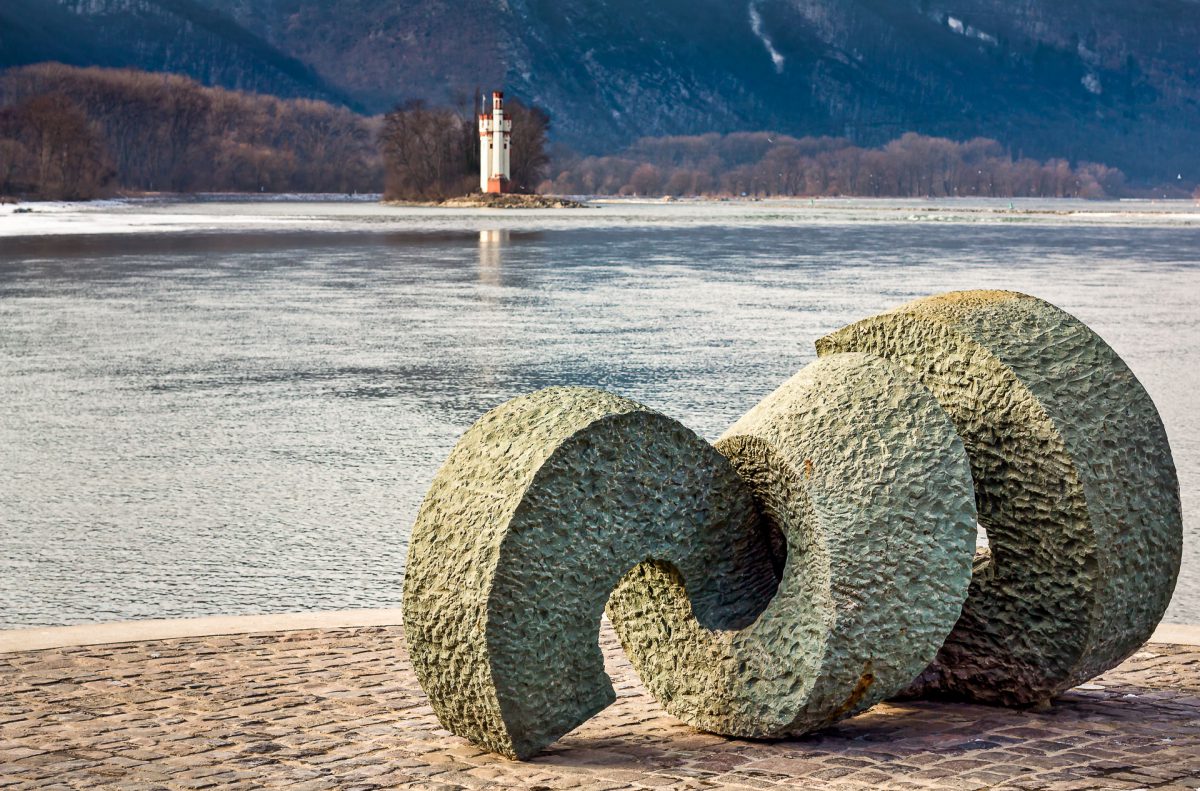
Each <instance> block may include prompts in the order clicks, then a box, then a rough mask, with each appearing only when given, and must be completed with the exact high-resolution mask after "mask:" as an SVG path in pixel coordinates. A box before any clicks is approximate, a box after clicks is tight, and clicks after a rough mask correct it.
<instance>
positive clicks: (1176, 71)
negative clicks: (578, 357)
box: [0, 0, 1200, 183]
mask: <svg viewBox="0 0 1200 791" xmlns="http://www.w3.org/2000/svg"><path fill="white" fill-rule="evenodd" d="M14 3H15V4H28V5H30V6H36V7H53V6H55V4H56V3H57V5H58V7H59V8H62V9H71V13H73V14H74V15H76V16H80V15H87V14H91V13H93V12H92V9H96V8H100V9H101V10H102V11H103V10H104V9H106V8H107V16H106V17H105V18H106V19H108V20H109V22H107V23H106V24H115V21H114V20H115V19H116V16H117V14H116V12H115V10H114V9H117V8H127V9H134V10H130V11H127V12H126V13H127V14H129V15H138V14H140V15H142V16H141V17H140V18H148V17H146V14H150V13H151V11H153V13H152V14H151V16H152V17H154V18H156V19H161V20H168V21H163V22H162V25H163V27H164V29H163V30H160V31H159V32H154V31H153V30H150V29H146V30H143V31H142V32H141V39H140V40H142V41H144V42H145V44H144V45H142V46H139V47H134V48H132V55H131V57H137V58H141V59H142V61H143V62H140V63H133V64H129V65H140V66H142V67H144V68H163V69H175V70H179V71H184V72H186V73H189V74H192V75H193V76H196V77H198V78H200V79H202V80H205V81H209V82H215V83H219V84H222V85H234V86H235V87H254V86H255V85H257V84H259V83H261V84H262V85H263V86H264V87H263V88H262V89H267V88H266V87H265V86H266V85H267V84H279V85H282V86H283V87H284V88H286V89H287V90H288V91H289V92H288V93H285V94H284V95H296V94H298V93H304V92H308V95H317V96H330V95H333V94H340V95H342V96H346V97H351V98H352V100H353V101H356V102H358V103H361V105H362V106H363V107H365V108H366V109H369V110H373V111H378V110H383V109H386V108H387V107H389V106H390V105H392V104H393V103H395V102H397V101H399V100H402V99H406V98H428V99H431V100H433V101H451V102H454V101H462V102H465V101H469V99H467V98H466V97H468V96H470V95H471V93H472V91H473V90H474V89H476V88H478V87H482V88H484V89H491V88H493V87H505V88H506V89H508V90H510V91H512V92H514V93H516V94H517V95H519V96H521V97H523V98H525V99H527V100H530V101H533V102H536V103H538V104H541V105H543V106H544V107H546V108H547V109H548V110H549V111H550V113H551V115H552V117H553V119H554V128H555V133H556V135H557V137H558V138H559V139H560V140H563V141H564V142H566V143H568V144H569V145H572V146H574V147H576V148H578V149H580V150H582V151H585V152H603V151H610V150H612V149H614V148H616V147H619V146H621V145H623V144H627V143H629V142H630V141H632V140H634V139H636V138H638V137H641V136H646V135H668V134H695V133H700V132H707V131H718V132H726V131H734V130H745V129H775V130H778V131H781V132H786V133H789V134H795V135H819V134H832V135H839V136H842V135H844V136H847V137H849V138H850V139H851V140H853V141H854V142H856V143H861V144H866V145H872V144H877V143H880V142H882V141H884V140H886V139H889V138H893V137H896V136H898V134H900V133H901V132H904V131H910V130H912V131H918V132H921V133H925V134H932V135H942V136H947V137H953V138H957V139H966V138H969V137H972V136H975V135H985V136H988V137H994V138H996V139H998V140H1000V141H1002V142H1003V143H1005V144H1006V145H1008V146H1011V147H1012V148H1013V150H1014V152H1016V153H1020V154H1025V155H1029V156H1034V157H1038V158H1046V157H1052V156H1066V157H1069V158H1071V159H1073V160H1074V159H1080V160H1098V161H1104V162H1107V163H1109V164H1113V165H1116V166H1119V167H1121V168H1123V169H1125V170H1126V171H1127V172H1128V173H1129V174H1130V175H1131V176H1133V177H1135V178H1139V179H1143V180H1156V181H1166V180H1168V179H1170V180H1174V179H1175V177H1176V175H1178V174H1182V175H1183V176H1184V180H1185V181H1188V182H1192V183H1194V182H1196V181H1197V180H1200V172H1198V171H1200V163H1198V162H1197V157H1196V156H1195V155H1194V154H1193V153H1192V152H1194V151H1197V150H1200V57H1198V55H1197V45H1196V42H1197V41H1200V2H1198V0H1144V2H1140V3H1129V2H1128V0H1090V2H1088V3H1054V2H1051V0H687V1H686V2H685V1H684V0H655V2H649V3H648V2H645V0H638V2H635V1H634V0H338V1H337V2H334V0H188V3H189V4H186V5H185V3H184V0H88V2H87V3H86V4H85V3H83V2H82V0H44V1H43V2H35V0H8V3H7V4H6V8H7V7H11V6H13V4H14ZM201 8H203V10H205V11H207V12H208V13H209V14H210V15H211V19H212V20H217V22H213V23H211V24H209V25H208V26H207V27H203V26H198V27H194V29H195V30H196V31H197V35H200V36H202V37H204V41H206V42H210V43H212V45H213V46H218V47H224V48H225V49H224V50H222V51H227V52H230V53H233V54H234V55H236V56H237V57H214V58H212V59H206V58H205V56H204V55H203V54H202V53H203V52H205V51H207V49H208V47H209V46H210V45H209V44H208V43H206V44H205V45H204V46H203V47H200V46H199V44H197V45H196V46H195V47H192V46H190V45H182V46H181V47H180V48H178V49H176V48H173V47H172V46H167V45H164V44H162V43H161V40H162V39H164V38H169V39H171V40H174V41H180V40H181V37H183V33H181V32H179V31H180V30H182V29H183V28H180V29H179V30H176V31H172V30H169V29H167V28H169V27H170V25H171V24H173V23H171V22H170V21H169V20H170V19H174V20H176V21H177V23H178V24H183V20H192V19H196V18H198V17H197V15H198V14H199V9H201ZM168 12H169V13H168ZM172 15H173V16H172ZM234 23H236V24H234ZM188 24H193V23H191V22H189V23H188ZM226 25H232V26H233V27H234V28H236V31H229V30H228V28H226V27H224V26H226ZM222 31H226V32H228V35H226V32H222ZM0 35H3V34H0ZM36 37H37V36H36V31H35V32H34V34H32V38H36ZM172 37H173V38H172ZM155 42H158V43H155ZM0 44H2V45H3V46H0V49H4V48H7V47H8V44H7V43H4V42H3V41H2V40H0ZM102 54H104V53H102ZM109 54H111V53H109ZM4 57H11V56H10V55H9V54H7V53H6V54H5V56H4ZM82 57H87V56H86V55H80V56H79V57H78V58H76V59H75V60H73V61H72V62H79V58H82ZM280 59H282V60H280ZM110 65H125V64H110ZM309 69H311V71H308V70H309ZM256 81H257V82H256ZM271 90H273V91H275V92H282V90H281V89H275V88H272V89H271Z"/></svg>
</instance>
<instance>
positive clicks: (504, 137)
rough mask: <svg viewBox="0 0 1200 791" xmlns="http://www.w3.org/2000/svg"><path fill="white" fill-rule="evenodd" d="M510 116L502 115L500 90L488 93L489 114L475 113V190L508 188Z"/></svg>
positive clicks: (502, 95) (502, 99) (502, 107)
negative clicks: (476, 139)
mask: <svg viewBox="0 0 1200 791" xmlns="http://www.w3.org/2000/svg"><path fill="white" fill-rule="evenodd" d="M511 145H512V120H511V119H509V118H505V117H504V94H503V93H501V92H500V91H496V92H495V93H493V94H492V112H491V115H487V114H480V116H479V191H480V192H491V193H494V194H496V195H499V194H500V193H502V192H509V191H510V189H509V181H508V180H509V176H510V175H511V171H510V168H509V157H510V153H509V147H510V146H511Z"/></svg>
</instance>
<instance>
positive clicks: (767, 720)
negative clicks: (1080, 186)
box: [608, 354, 975, 738]
mask: <svg viewBox="0 0 1200 791" xmlns="http://www.w3.org/2000/svg"><path fill="white" fill-rule="evenodd" d="M717 448H718V449H719V450H720V451H721V452H722V453H724V454H726V455H727V456H728V457H729V458H730V460H731V461H732V462H733V464H734V466H735V467H736V468H737V470H738V472H739V474H740V475H741V476H742V478H743V479H744V480H746V481H747V482H748V483H749V484H750V486H751V487H752V488H753V490H754V493H755V497H756V498H757V500H758V502H759V504H760V507H761V510H762V512H763V515H764V518H765V519H766V520H767V522H768V524H769V525H770V526H772V527H773V528H774V529H775V530H777V531H778V532H779V533H780V534H781V535H782V537H783V539H784V540H785V541H786V547H787V549H786V552H787V555H786V561H785V563H784V566H783V570H782V578H781V580H780V583H779V587H778V590H777V592H776V594H775V597H774V598H773V599H772V600H771V602H770V604H768V605H767V607H766V609H765V610H764V611H763V612H762V614H761V615H759V616H758V618H757V619H756V620H755V621H754V622H753V623H752V624H749V625H747V626H745V627H744V628H741V629H737V628H726V629H712V628H707V627H706V625H704V624H702V623H700V622H698V621H697V619H696V618H695V617H693V615H692V613H691V612H690V610H689V607H688V601H687V598H686V595H685V593H684V590H683V587H682V585H681V580H680V579H679V578H678V576H677V575H675V574H673V573H672V570H671V569H670V568H667V567H665V566H664V565H662V564H655V563H647V564H643V565H642V566H640V567H638V569H636V570H635V571H634V572H633V573H632V574H630V575H629V576H627V577H625V579H624V580H623V581H622V582H621V585H620V586H619V587H618V589H617V591H616V592H615V593H614V594H613V597H612V599H611V601H610V602H609V607H608V612H609V617H610V618H611V619H612V622H613V624H614V626H615V627H616V629H617V632H618V634H619V636H620V638H621V641H622V644H623V645H624V647H625V650H626V653H627V654H628V655H629V657H630V659H631V660H632V661H633V664H634V667H635V668H636V669H637V671H638V674H639V675H640V676H641V678H642V680H643V682H644V683H645V685H646V687H647V688H648V689H649V691H650V692H651V693H652V694H654V696H655V697H656V698H657V699H658V700H659V701H660V702H661V703H662V704H663V705H664V707H665V708H666V709H667V711H669V712H670V713H671V714H673V715H674V716H676V717H678V718H680V719H681V720H683V721H684V722H686V723H688V724H690V725H693V726H695V727H697V728H701V729H704V730H707V731H713V732H716V733H722V734H728V735H733V736H742V737H758V738H762V737H782V736H790V735H796V734H799V733H804V732H806V731H810V730H813V729H815V728H819V727H822V726H824V725H826V724H828V723H830V722H833V721H835V720H837V719H840V718H842V717H846V716H849V715H851V714H854V713H856V712H858V711H861V710H863V709H865V708H867V707H869V706H871V705H873V704H874V703H876V702H878V701H879V700H882V699H883V698H885V697H888V696H891V695H894V694H895V693H897V692H899V691H900V690H902V689H903V688H904V687H906V686H907V685H908V684H909V683H910V682H911V681H912V679H913V678H914V677H915V676H916V675H917V674H918V673H919V672H920V671H921V670H922V669H923V668H924V667H925V666H926V665H927V664H928V663H929V662H930V660H931V659H932V658H933V657H934V655H935V654H936V653H937V650H938V648H939V647H940V646H941V645H942V641H943V640H944V639H945V637H946V635H947V634H948V633H949V632H950V629H951V628H952V627H953V625H954V623H955V621H956V620H957V619H958V616H959V613H960V611H961V608H962V604H963V601H964V599H965V597H966V591H967V585H968V583H969V581H970V578H971V555H972V552H973V548H974V545H975V507H974V497H973V489H972V484H971V474H970V466H969V464H968V461H967V457H966V453H965V451H964V449H963V446H962V442H961V441H960V440H959V437H958V435H957V434H956V433H955V430H954V426H953V425H952V424H951V422H950V420H949V418H948V417H947V416H946V413H945V412H944V411H943V410H942V409H941V407H940V406H938V403H937V401H936V400H935V399H934V397H933V395H932V394H931V393H930V392H929V390H927V389H926V388H925V387H924V386H923V385H921V384H920V382H918V381H917V380H916V379H915V377H913V376H912V375H911V374H909V373H907V372H906V371H905V370H904V369H903V368H902V367H900V366H898V365H895V364H892V363H889V362H887V361H884V360H881V359H879V358H877V357H871V356H868V355H864V354H845V355H837V356H835V357H830V358H827V359H824V360H820V361H818V362H816V363H814V364H813V365H811V366H809V367H807V368H805V369H804V370H802V371H801V372H800V373H798V374H797V375H796V376H794V377H793V378H792V379H790V380H789V381H788V382H786V383H785V384H784V385H783V386H782V387H780V388H779V389H778V390H776V391H775V392H774V393H772V394H771V395H770V396H768V397H767V398H766V399H765V400H763V402H762V403H760V404H759V405H758V406H756V407H755V408H754V409H753V410H751V411H750V413H748V414H747V415H746V416H745V417H743V418H742V419H741V420H739V421H738V422H737V423H736V424H734V426H733V427H732V428H730V429H729V431H728V432H726V434H725V435H724V436H723V437H722V438H721V440H720V441H719V442H718V443H717Z"/></svg>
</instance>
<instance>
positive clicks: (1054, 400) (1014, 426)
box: [817, 291, 1183, 705]
mask: <svg viewBox="0 0 1200 791" xmlns="http://www.w3.org/2000/svg"><path fill="white" fill-rule="evenodd" d="M817 351H818V353H819V354H821V355H833V356H835V357H836V356H839V355H840V353H843V352H847V351H860V352H868V353H871V354H876V355H879V356H881V357H886V358H888V359H890V360H893V361H896V362H899V363H901V364H902V365H904V366H905V367H907V368H909V369H910V370H912V371H913V372H914V373H915V374H916V375H917V376H918V377H919V378H920V379H921V381H922V382H924V383H925V384H926V385H927V386H928V387H929V388H930V389H931V390H933V392H934V394H935V395H936V396H937V399H938V401H939V402H940V403H941V405H942V407H943V408H944V409H945V410H946V412H947V413H949V415H950V417H951V419H952V420H953V421H954V425H955V426H956V427H957V429H958V433H959V435H960V436H961V437H962V439H963V442H964V443H965V445H966V447H967V453H968V455H969V456H970V457H971V469H972V473H973V474H974V478H975V497H976V501H977V502H978V504H979V520H980V524H981V525H982V526H983V528H984V529H985V530H986V531H987V536H988V542H989V544H990V552H989V556H988V557H986V558H982V559H981V562H980V563H979V566H980V569H979V571H978V573H977V574H976V575H975V577H974V579H973V580H972V583H971V591H970V594H969V596H968V598H967V604H966V606H965V607H964V609H963V616H962V618H961V620H960V621H959V623H958V625H957V626H956V627H955V629H954V632H953V633H952V634H951V635H950V638H949V640H947V641H946V645H945V646H944V647H943V649H942V650H941V652H940V653H939V654H938V659H937V662H936V663H935V664H934V665H933V666H932V667H930V668H929V670H928V671H927V672H926V673H924V674H922V676H921V678H920V679H918V681H917V683H916V684H915V686H914V689H913V693H914V694H935V693H936V694H946V695H949V696H952V697H963V698H967V699H970V700H976V701H981V702H988V703H998V704H1003V705H1027V704H1033V703H1039V702H1042V701H1045V700H1047V699H1048V698H1050V697H1052V696H1054V695H1056V694H1057V693H1059V692H1062V691H1063V690H1066V689H1069V688H1071V687H1073V686H1075V685H1077V684H1080V683H1082V682H1084V681H1087V680H1088V679H1089V678H1092V677H1094V676H1096V675H1098V674H1100V673H1103V672H1104V671H1105V670H1108V669H1109V668H1112V667H1115V666H1116V665H1118V664H1120V662H1121V661H1122V660H1123V659H1125V658H1126V657H1128V656H1129V655H1130V654H1131V653H1133V652H1134V651H1135V650H1136V649H1137V648H1139V647H1140V646H1141V645H1142V644H1143V643H1145V642H1146V640H1148V639H1149V638H1150V635H1151V633H1152V632H1153V631H1154V627H1155V626H1156V625H1157V624H1158V621H1159V619H1160V618H1162V614H1163V612H1164V611H1165V610H1166V608H1167V605H1168V604H1169V603H1170V601H1171V593H1172V592H1173V591H1174V589H1175V578H1176V576H1177V575H1178V572H1179V563H1180V559H1181V553H1182V540H1183V538H1182V536H1183V532H1182V531H1183V526H1182V525H1183V523H1182V514H1181V507H1180V501H1179V483H1178V480H1177V479H1176V476H1175V465H1174V462H1173V461H1172V459H1171V449H1170V446H1169V445H1168V444H1167V434H1166V431H1165V430H1164V428H1163V425H1162V420H1161V419H1160V418H1159V416H1158V410H1156V409H1155V407H1154V402H1153V401H1151V400H1150V396H1149V395H1148V394H1147V393H1146V391H1145V389H1144V388H1143V387H1142V385H1141V383H1140V382H1139V381H1138V380H1137V377H1135V376H1134V375H1133V372H1132V371H1130V370H1129V367H1128V366H1126V365H1125V363H1124V361H1122V360H1121V358H1120V357H1118V356H1117V354H1116V352H1114V351H1113V350H1112V349H1111V348H1109V346H1108V344H1106V343H1105V342H1104V341H1103V340H1102V339H1101V338H1100V337H1099V336H1098V335H1096V334H1095V333H1094V332H1092V331H1091V330H1090V329H1088V328H1087V326H1085V325H1084V324H1083V323H1082V322H1080V321H1079V320H1077V319H1075V318H1074V317H1073V316H1070V315H1069V314H1067V313H1065V312H1063V311H1062V310H1059V309H1058V308H1056V307H1054V306H1053V305H1050V304H1049V303H1046V302H1043V301H1042V300H1040V299H1035V298H1033V297H1029V296H1026V295H1024V294H1016V293H1013V292H1010V291H968V292H960V293H953V294H945V295H942V296H937V297H931V298H929V299H923V300H918V301H916V302H912V303H909V304H907V305H904V306H901V307H899V308H897V309H895V310H893V311H891V312H889V313H884V314H883V315H880V316H876V317H874V318H870V319H866V320H865V321H861V322H859V323H857V324H852V325H850V326H849V327H846V328H844V329H842V330H839V331H838V332H835V333H833V334H832V335H830V336H828V337H825V338H822V339H821V340H819V341H817Z"/></svg>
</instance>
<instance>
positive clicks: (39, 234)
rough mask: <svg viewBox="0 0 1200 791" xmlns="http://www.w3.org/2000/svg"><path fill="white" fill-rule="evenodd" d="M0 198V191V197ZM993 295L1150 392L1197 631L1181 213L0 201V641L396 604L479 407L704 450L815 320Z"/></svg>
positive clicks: (1199, 550)
mask: <svg viewBox="0 0 1200 791" xmlns="http://www.w3.org/2000/svg"><path fill="white" fill-rule="evenodd" d="M5 208H7V207H5ZM963 288H1010V289H1016V290H1020V291H1025V292H1028V293H1032V294H1036V295H1038V296H1041V297H1043V298H1045V299H1048V300H1050V301H1052V302H1054V303H1056V304H1058V305H1060V306H1061V307H1063V308H1065V309H1066V310H1068V311H1070V312H1072V313H1073V314H1075V315H1076V316H1078V317H1079V318H1081V319H1083V320H1084V321H1085V322H1087V323H1088V324H1089V325H1091V326H1092V327H1093V328H1094V329H1095V330H1096V331H1098V332H1099V333H1100V334H1101V335H1102V336H1104V338H1105V339H1106V340H1108V342H1109V343H1110V344H1111V345H1112V346H1113V347H1114V348H1115V349H1116V350H1117V351H1118V352H1119V353H1120V354H1121V355H1122V356H1123V357H1124V358H1125V359H1126V361H1127V362H1128V363H1129V364H1130V366H1131V367H1132V368H1133V370H1134V371H1135V372H1136V373H1137V375H1138V376H1139V377H1140V379H1141V380H1142V382H1143V383H1144V384H1145V386H1146V388H1147V389H1148V390H1149V392H1150V394H1151V395H1152V396H1153V398H1154V399H1155V402H1156V403H1157V404H1158V406H1159V409H1160V410H1161V412H1162V415H1163V418H1164V421H1165V423H1166V426H1167V430H1168V433H1169V435H1170V439H1171V443H1172V447H1173V450H1174V453H1175V460H1176V464H1177V467H1178V470H1179V475H1180V481H1181V486H1182V490H1183V501H1184V513H1185V516H1184V519H1185V532H1186V533H1187V539H1186V547H1185V557H1184V567H1183V572H1182V574H1181V578H1180V583H1179V586H1178V588H1177V591H1176V595H1175V600H1174V602H1173V604H1172V607H1171V610H1170V611H1169V613H1168V620H1171V621H1176V622H1193V623H1195V622H1200V410H1198V409H1197V406H1198V398H1197V393H1200V210H1197V209H1196V208H1195V207H1192V206H1190V205H1189V204H1172V205H1159V206H1155V207H1149V208H1147V207H1145V206H1138V205H1134V206H1130V205H1128V204H1056V203H1055V204H1033V203H1020V202H1019V203H1018V204H1017V205H1016V206H1015V207H1013V209H1009V208H1008V202H1007V201H1005V202H1003V203H1002V204H1001V203H996V204H989V203H986V202H975V203H971V204H965V203H963V204H959V203H920V202H905V203H881V204H875V203H867V202H858V203H855V202H843V203H831V202H821V203H820V204H817V205H815V206H813V205H809V204H808V203H807V202H803V203H781V204H769V205H760V204H730V205H720V204H677V205H669V206H658V205H641V204H615V205H606V206H603V207H601V208H597V209H589V210H580V211H578V212H514V213H496V212H490V213H489V212H470V211H467V212H454V211H446V210H420V209H395V208H387V207H380V206H377V205H374V204H367V203H328V204H317V203H286V202H285V203H257V204H246V205H232V204H227V203H170V202H157V203H118V204H108V205H99V206H89V207H72V206H47V207H44V208H43V209H40V210H38V211H35V213H34V214H32V215H19V216H18V215H14V214H12V213H11V210H9V211H8V212H6V213H5V214H3V215H0V449H2V452H0V627H4V626H10V627H12V626H25V625H50V624H69V623H80V622H93V621H105V620H118V619H132V618H147V617H173V616H193V615H205V614H217V613H225V614H237V613H260V612H283V611H296V610H316V609H341V608H354V607H395V606H397V605H398V603H399V601H400V588H401V583H402V581H403V576H404V557H405V551H406V542H407V536H408V532H409V528H410V525H411V524H412V521H413V519H414V516H415V514H416V510H417V507H418V505H419V503H420V499H421V497H422V495H423V493H424V491H425V489H426V487H427V486H428V484H429V482H430V480H431V479H432V477H433V475H434V473H435V471H436V470H437V467H438V465H439V463H440V462H441V461H442V459H443V458H444V457H445V456H446V454H447V452H448V451H449V449H450V447H451V446H452V445H453V443H454V442H455V440H456V439H457V437H458V436H459V435H460V434H461V432H462V431H463V430H464V429H465V428H466V427H467V426H469V425H470V424H471V422H472V421H473V420H474V419H475V418H477V417H478V416H479V415H480V414H482V413H483V412H484V411H485V410H487V409H489V408H490V407H493V406H495V405H496V404H498V403H500V402H501V401H503V400H505V399H508V398H511V397H513V396H516V395H518V394H521V393H525V392H528V391H530V390H533V389H536V388H540V387H545V386H548V385H555V384H575V385H589V386H594V387H601V388H605V389H609V390H613V391H616V392H618V393H621V394H624V395H627V396H630V397H632V398H634V399H637V400H639V401H641V402H643V403H645V404H648V405H650V406H652V407H654V408H656V409H659V410H661V411H663V412H665V413H667V414H669V415H671V416H673V417H675V418H677V419H679V420H681V421H683V422H684V423H685V424H687V425H688V426H690V427H692V428H693V429H695V430H696V431H698V432H699V433H701V434H702V435H704V436H706V437H709V438H710V439H711V438H715V437H716V436H717V435H718V434H719V433H720V432H721V431H722V430H723V429H724V428H725V427H726V426H728V425H729V424H730V423H731V422H732V421H734V420H735V419H736V418H737V417H738V416H739V415H741V414H742V413H743V412H745V411H746V410H747V409H749V408H750V407H751V406H753V405H754V404H755V403H756V402H757V401H758V400H759V399H760V398H762V397H763V396H764V395H766V394H767V393H768V392H770V391H771V390H772V389H773V388H774V387H776V386H777V385H778V384H779V383H780V382H782V381H783V380H784V379H786V378H787V377H788V376H790V375H791V374H792V373H794V372H795V371H796V370H798V369H799V368H800V367H802V366H803V365H805V364H806V363H808V362H809V361H811V360H812V359H813V358H814V353H813V347H812V342H813V340H814V339H816V338H818V337H820V336H821V335H822V334H824V333H827V332H829V331H831V330H834V329H836V328H838V327H840V326H842V325H844V324H846V323H848V322H851V321H853V320H855V319H858V318H861V317H865V316H868V315H871V314H873V313H876V312H878V311H881V310H884V309H886V308H889V307H891V306H894V305H897V304H899V303H901V302H904V301H906V300H909V299H912V298H914V297H918V296H923V295H927V294H932V293H937V292H940V291H946V290H951V289H963Z"/></svg>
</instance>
